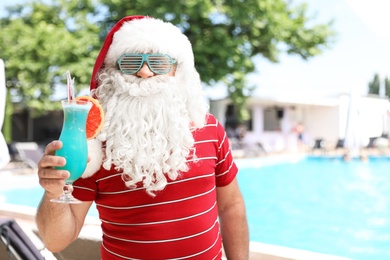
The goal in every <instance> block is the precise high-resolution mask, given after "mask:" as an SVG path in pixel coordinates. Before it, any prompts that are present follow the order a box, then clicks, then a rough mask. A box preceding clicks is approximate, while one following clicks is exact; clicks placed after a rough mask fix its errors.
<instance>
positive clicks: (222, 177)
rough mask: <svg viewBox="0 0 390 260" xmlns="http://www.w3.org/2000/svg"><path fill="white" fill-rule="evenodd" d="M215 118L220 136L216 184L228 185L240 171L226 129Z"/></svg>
mask: <svg viewBox="0 0 390 260" xmlns="http://www.w3.org/2000/svg"><path fill="white" fill-rule="evenodd" d="M214 120H215V121H216V128H217V129H216V132H217V138H218V150H217V163H216V169H215V177H216V185H217V186H226V185H228V184H230V183H231V182H232V181H233V180H234V178H235V177H236V175H237V173H238V168H237V165H236V164H235V162H234V159H233V156H232V151H231V147H230V142H229V139H228V136H227V134H226V131H225V129H224V128H223V126H222V125H221V124H220V123H219V122H218V121H217V120H216V119H215V118H214Z"/></svg>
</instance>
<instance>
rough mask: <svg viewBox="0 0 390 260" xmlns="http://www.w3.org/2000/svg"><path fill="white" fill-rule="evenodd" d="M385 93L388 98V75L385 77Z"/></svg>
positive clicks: (389, 85) (389, 82)
mask: <svg viewBox="0 0 390 260" xmlns="http://www.w3.org/2000/svg"><path fill="white" fill-rule="evenodd" d="M385 95H386V97H388V98H390V79H389V78H388V77H386V78H385Z"/></svg>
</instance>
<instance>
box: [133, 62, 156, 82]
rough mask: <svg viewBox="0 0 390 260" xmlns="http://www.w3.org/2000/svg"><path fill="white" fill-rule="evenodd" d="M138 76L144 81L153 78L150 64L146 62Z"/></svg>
mask: <svg viewBox="0 0 390 260" xmlns="http://www.w3.org/2000/svg"><path fill="white" fill-rule="evenodd" d="M136 76H137V77H140V78H143V79H146V78H150V77H153V76H154V72H153V71H151V70H150V69H149V67H148V64H146V62H144V64H142V67H141V69H140V70H139V71H138V72H137V74H136Z"/></svg>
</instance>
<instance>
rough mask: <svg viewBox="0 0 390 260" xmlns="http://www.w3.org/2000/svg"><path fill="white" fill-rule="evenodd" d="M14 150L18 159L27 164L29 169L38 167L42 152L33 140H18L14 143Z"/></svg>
mask: <svg viewBox="0 0 390 260" xmlns="http://www.w3.org/2000/svg"><path fill="white" fill-rule="evenodd" d="M15 150H16V152H17V155H18V157H19V158H18V159H19V160H20V161H21V162H23V163H25V164H27V165H28V166H29V167H30V168H31V169H36V168H37V167H38V162H39V160H40V159H41V158H42V156H43V154H44V152H43V150H42V149H41V148H40V147H39V146H38V144H37V143H35V142H20V143H15Z"/></svg>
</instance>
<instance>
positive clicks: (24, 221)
mask: <svg viewBox="0 0 390 260" xmlns="http://www.w3.org/2000/svg"><path fill="white" fill-rule="evenodd" d="M12 167H13V166H12V165H10V166H9V167H7V168H6V169H2V170H0V189H2V188H5V187H19V188H20V187H26V188H27V187H31V186H33V185H35V186H36V183H37V182H38V178H37V176H36V171H34V170H31V169H25V170H23V169H15V168H12ZM35 210H36V209H35V208H32V207H24V206H17V205H10V204H5V203H4V202H3V201H1V198H0V217H9V218H13V219H15V220H16V221H17V223H18V224H19V225H20V226H21V227H22V229H23V230H24V232H25V233H26V234H27V235H28V236H29V237H30V239H31V240H32V241H33V243H34V244H35V245H36V247H37V248H38V249H42V250H43V254H44V255H45V257H46V259H47V260H52V259H53V260H55V259H60V260H61V259H64V260H68V259H69V260H70V259H71V260H84V259H91V260H94V259H100V242H101V237H102V233H101V229H100V221H99V220H98V219H96V218H87V220H86V223H85V225H84V227H83V229H82V231H81V234H80V236H79V238H78V239H77V240H76V241H75V242H74V243H72V244H71V245H70V246H69V247H68V248H67V249H65V250H63V251H62V252H60V253H56V254H52V253H51V252H49V251H47V250H45V249H44V245H43V243H42V241H41V240H40V239H39V236H38V235H37V227H36V224H35ZM1 253H2V251H1V250H0V259H5V258H6V257H7V256H3V255H1ZM3 253H4V252H3ZM249 259H250V260H314V259H315V260H348V258H344V257H338V256H332V255H326V254H319V253H315V252H310V251H305V250H298V249H293V248H286V247H281V246H275V245H269V244H262V243H257V242H251V243H250V258H249Z"/></svg>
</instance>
